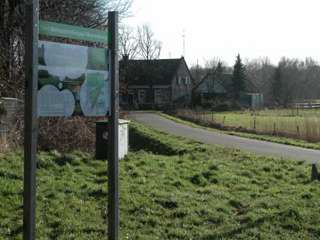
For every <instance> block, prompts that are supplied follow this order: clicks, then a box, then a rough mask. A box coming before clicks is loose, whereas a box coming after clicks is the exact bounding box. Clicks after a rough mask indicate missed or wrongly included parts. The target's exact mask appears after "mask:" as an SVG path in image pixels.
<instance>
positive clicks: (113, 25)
mask: <svg viewBox="0 0 320 240" xmlns="http://www.w3.org/2000/svg"><path fill="white" fill-rule="evenodd" d="M108 21H109V23H108V25H109V30H110V34H111V41H110V59H111V61H110V71H111V119H110V135H109V140H110V145H109V147H110V148H109V149H110V151H109V153H110V155H109V163H108V175H109V182H108V185H109V190H108V191H109V195H108V197H109V199H108V239H109V240H118V239H119V146H118V144H119V136H118V135H119V131H118V124H119V62H118V13H117V12H109V14H108Z"/></svg>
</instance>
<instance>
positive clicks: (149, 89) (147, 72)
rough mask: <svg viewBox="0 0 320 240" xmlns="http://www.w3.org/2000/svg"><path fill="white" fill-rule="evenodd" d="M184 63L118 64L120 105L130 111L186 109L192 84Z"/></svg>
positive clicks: (181, 59)
mask: <svg viewBox="0 0 320 240" xmlns="http://www.w3.org/2000/svg"><path fill="white" fill-rule="evenodd" d="M191 78H192V77H191V74H190V71H189V68H188V66H187V63H186V61H185V59H184V58H183V57H182V58H178V59H157V60H128V58H126V57H125V58H124V59H123V60H122V61H120V84H121V93H120V104H121V105H122V106H127V107H129V108H133V107H134V108H140V109H141V108H150V109H151V108H164V107H169V106H176V105H182V106H185V105H188V104H190V102H191V93H192V81H191Z"/></svg>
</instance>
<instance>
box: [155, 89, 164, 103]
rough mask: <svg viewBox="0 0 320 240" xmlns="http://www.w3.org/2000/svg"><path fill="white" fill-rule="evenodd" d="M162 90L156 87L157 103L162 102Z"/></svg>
mask: <svg viewBox="0 0 320 240" xmlns="http://www.w3.org/2000/svg"><path fill="white" fill-rule="evenodd" d="M162 95H163V94H162V91H161V89H156V90H155V91H154V102H155V103H156V104H159V103H162Z"/></svg>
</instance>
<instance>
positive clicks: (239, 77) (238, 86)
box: [232, 54, 246, 100]
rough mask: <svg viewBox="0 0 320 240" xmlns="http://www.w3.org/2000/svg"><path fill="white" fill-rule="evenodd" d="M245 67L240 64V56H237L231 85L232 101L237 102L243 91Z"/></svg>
mask: <svg viewBox="0 0 320 240" xmlns="http://www.w3.org/2000/svg"><path fill="white" fill-rule="evenodd" d="M245 78H246V75H245V66H244V64H243V63H242V60H241V57H240V54H238V56H237V59H236V63H235V64H234V68H233V75H232V85H233V97H234V100H239V98H240V93H241V92H243V91H244V90H245Z"/></svg>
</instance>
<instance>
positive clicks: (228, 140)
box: [130, 112, 320, 162]
mask: <svg viewBox="0 0 320 240" xmlns="http://www.w3.org/2000/svg"><path fill="white" fill-rule="evenodd" d="M130 118H132V119H134V120H136V121H138V122H141V123H143V124H144V125H147V126H150V127H152V128H155V129H158V130H160V131H163V132H167V133H170V134H173V135H176V136H182V137H186V138H190V139H193V140H196V141H199V142H203V143H207V144H218V145H223V146H226V147H232V148H239V149H242V150H245V151H249V152H253V153H257V154H262V155H273V156H277V157H283V158H288V159H295V160H304V161H307V162H317V161H319V160H320V151H318V150H312V149H305V148H300V147H294V146H288V145H283V144H278V143H271V142H265V141H259V140H253V139H247V138H242V137H236V136H231V135H226V134H221V133H217V132H213V131H208V130H204V129H201V128H193V127H190V126H187V125H183V124H180V123H176V122H174V121H171V120H168V119H166V118H164V117H161V116H160V115H158V114H155V113H136V112H133V113H130Z"/></svg>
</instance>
